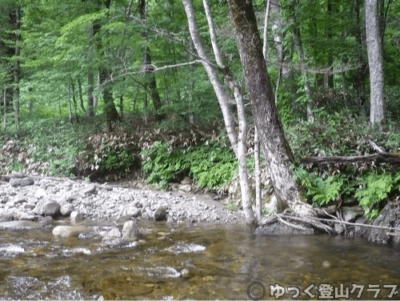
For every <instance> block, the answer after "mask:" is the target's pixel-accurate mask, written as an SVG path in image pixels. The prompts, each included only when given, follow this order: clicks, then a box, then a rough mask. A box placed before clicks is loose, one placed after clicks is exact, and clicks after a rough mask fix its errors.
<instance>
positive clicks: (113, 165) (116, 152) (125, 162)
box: [94, 143, 135, 175]
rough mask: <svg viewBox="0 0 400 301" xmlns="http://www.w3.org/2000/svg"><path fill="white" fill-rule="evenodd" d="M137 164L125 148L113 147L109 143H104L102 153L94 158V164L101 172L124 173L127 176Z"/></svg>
mask: <svg viewBox="0 0 400 301" xmlns="http://www.w3.org/2000/svg"><path fill="white" fill-rule="evenodd" d="M134 162H135V157H134V156H133V155H132V154H129V152H128V151H127V150H126V148H124V147H112V146H111V145H110V144H108V143H102V148H101V151H100V152H99V154H98V155H96V156H95V157H94V163H95V164H96V165H97V166H99V169H100V170H101V171H108V172H114V171H122V173H123V174H124V175H125V174H127V173H128V172H129V171H130V170H131V167H132V165H133V163H134Z"/></svg>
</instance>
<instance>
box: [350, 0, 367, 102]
mask: <svg viewBox="0 0 400 301" xmlns="http://www.w3.org/2000/svg"><path fill="white" fill-rule="evenodd" d="M360 2H361V0H353V19H354V36H355V39H356V53H357V57H358V64H359V65H360V67H359V69H358V70H357V73H356V76H355V84H356V87H355V88H356V92H357V98H358V99H359V102H360V105H361V106H362V107H363V106H364V104H365V100H366V93H365V69H366V68H365V66H366V64H365V61H364V56H363V49H364V45H363V42H362V31H363V30H362V25H361V21H360V6H361V4H360Z"/></svg>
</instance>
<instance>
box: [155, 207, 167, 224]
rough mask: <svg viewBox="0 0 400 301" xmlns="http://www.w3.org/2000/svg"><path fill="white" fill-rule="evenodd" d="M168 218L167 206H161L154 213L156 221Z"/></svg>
mask: <svg viewBox="0 0 400 301" xmlns="http://www.w3.org/2000/svg"><path fill="white" fill-rule="evenodd" d="M166 216H167V208H166V207H165V206H160V207H158V208H157V209H156V211H154V215H153V217H154V219H155V220H156V221H162V220H164V219H165V217H166Z"/></svg>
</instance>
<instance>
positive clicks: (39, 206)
mask: <svg viewBox="0 0 400 301" xmlns="http://www.w3.org/2000/svg"><path fill="white" fill-rule="evenodd" d="M48 203H51V201H49V200H48V199H41V200H39V202H37V204H36V207H35V209H33V212H34V213H35V214H38V215H43V214H44V213H43V211H44V206H45V205H46V204H48Z"/></svg>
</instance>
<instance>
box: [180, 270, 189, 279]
mask: <svg viewBox="0 0 400 301" xmlns="http://www.w3.org/2000/svg"><path fill="white" fill-rule="evenodd" d="M181 275H182V278H189V276H190V272H189V270H188V269H183V270H182V271H181Z"/></svg>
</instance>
